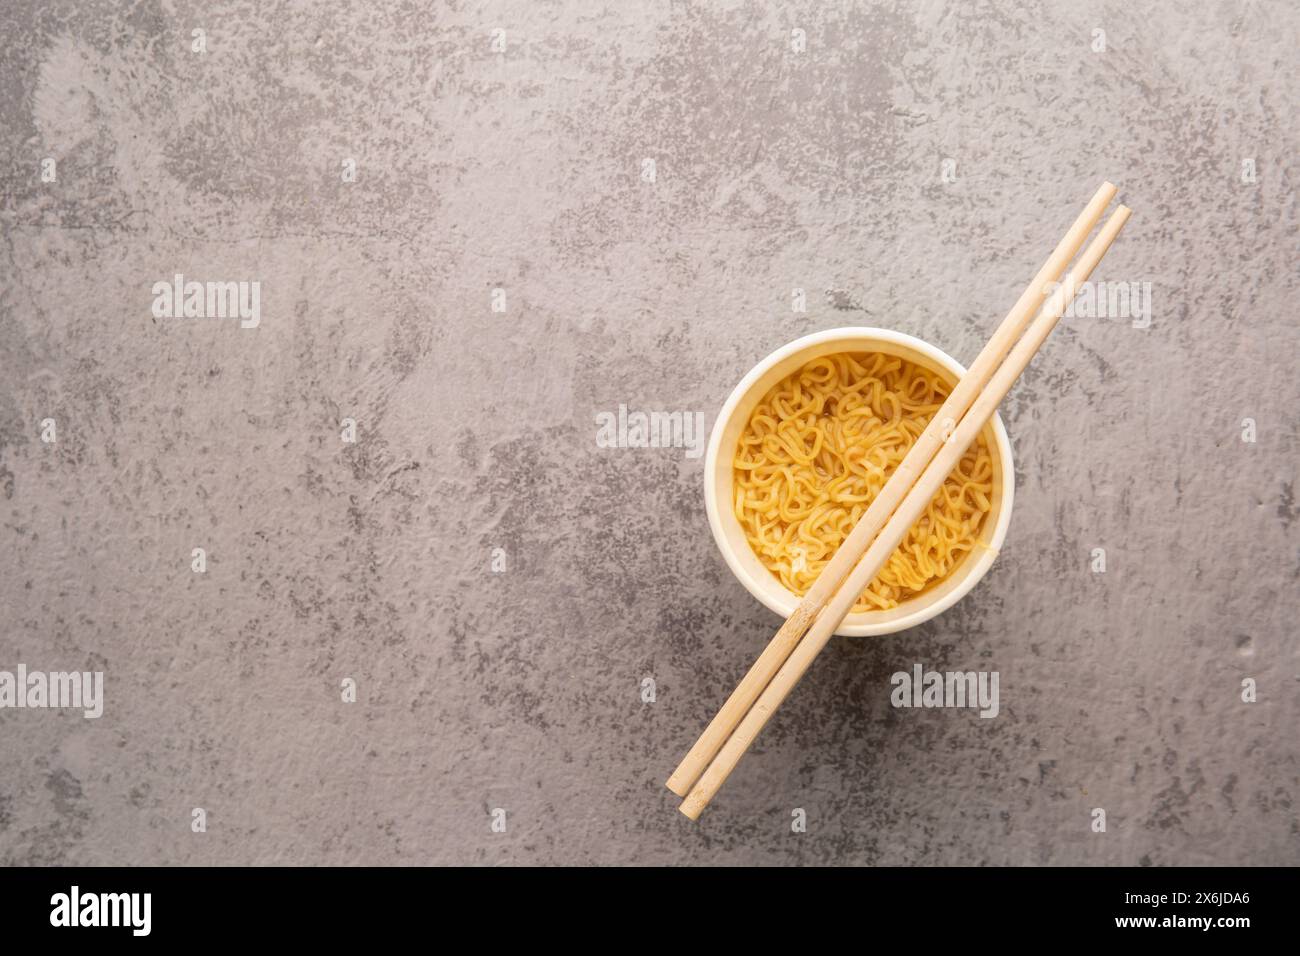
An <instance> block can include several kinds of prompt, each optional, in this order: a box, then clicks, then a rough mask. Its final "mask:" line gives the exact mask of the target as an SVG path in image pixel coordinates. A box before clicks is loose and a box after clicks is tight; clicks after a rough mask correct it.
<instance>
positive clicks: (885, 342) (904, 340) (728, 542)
mask: <svg viewBox="0 0 1300 956" xmlns="http://www.w3.org/2000/svg"><path fill="white" fill-rule="evenodd" d="M884 334H885V333H883V332H879V333H872V332H855V331H854V330H844V334H842V335H838V336H835V337H833V338H824V337H822V336H820V335H819V336H812V337H810V339H820V341H811V342H810V343H809V344H808V345H807V346H806V347H802V348H798V349H797V350H793V351H791V352H790V354H788V355H785V356H784V357H782V358H780V359H779V360H778V361H776V362H775V363H774V364H772V365H771V366H770V367H769V368H767V369H766V370H765V371H764V372H763V373H761V374H760V375H759V376H758V377H757V378H756V379H754V381H752V382H751V383H750V384H749V386H748V387H747V388H746V389H745V390H744V392H743V393H742V394H741V395H740V396H739V397H738V399H737V400H736V404H735V405H734V407H733V408H732V409H731V410H730V412H729V413H728V414H727V415H726V418H725V420H724V421H719V422H718V424H717V426H716V427H717V428H720V429H721V434H720V436H714V439H713V440H714V442H716V443H717V444H716V448H717V452H716V458H715V460H714V462H713V468H712V470H711V472H710V480H711V481H712V482H713V485H714V487H713V491H714V494H715V496H716V507H715V509H714V510H715V511H716V514H713V515H711V518H713V519H714V522H713V523H714V533H715V536H720V537H721V538H722V539H724V540H720V541H719V542H718V543H719V545H721V546H722V547H723V550H724V552H726V551H730V552H731V553H730V555H729V556H728V557H729V562H730V563H731V565H732V568H733V570H735V571H736V572H737V576H738V577H739V578H740V579H741V583H743V584H745V586H746V587H747V588H748V589H749V590H750V591H751V593H753V594H754V596H755V597H757V598H758V599H759V600H760V601H762V602H763V603H764V604H766V605H767V606H768V607H769V608H771V609H772V610H773V611H775V612H777V613H778V614H781V615H784V616H789V615H790V614H791V613H792V612H793V611H794V609H795V607H797V606H798V603H799V598H798V597H797V596H796V595H795V594H794V593H793V592H791V591H790V590H788V589H787V588H786V587H785V585H783V584H782V583H781V581H780V579H779V578H778V577H777V576H776V575H775V574H773V573H772V572H771V571H769V570H768V569H767V568H766V567H764V565H763V563H762V562H761V561H760V560H759V559H758V556H757V555H756V554H754V551H753V549H752V548H750V546H749V541H748V539H746V537H745V532H744V530H743V529H742V528H741V526H740V522H739V521H737V520H736V515H735V511H734V510H733V507H732V501H733V496H732V479H733V469H732V459H733V456H734V454H735V448H736V443H737V441H739V439H740V434H741V432H742V431H743V430H744V427H745V425H746V424H747V423H748V421H749V416H750V415H751V414H752V413H753V410H754V407H755V406H756V405H757V404H758V403H759V401H760V400H761V399H762V398H763V396H764V395H766V394H767V392H768V391H769V390H770V389H771V388H772V387H773V386H774V385H776V384H777V383H778V382H779V381H781V379H783V378H785V377H786V376H787V375H790V374H792V373H793V372H795V371H797V370H798V369H800V368H802V367H803V366H804V365H805V364H807V363H808V362H810V361H812V360H813V359H815V358H820V357H821V356H823V355H832V354H835V353H838V352H883V353H885V354H888V355H895V356H898V357H899V358H903V359H906V360H907V361H909V362H914V363H916V364H917V365H920V366H921V367H922V368H925V369H928V370H929V371H931V372H933V373H935V374H936V375H938V376H939V377H940V378H941V379H942V380H943V381H945V382H946V383H947V384H948V386H949V388H952V387H953V386H954V385H956V383H957V380H958V379H959V378H960V376H961V375H962V374H963V372H964V371H965V370H964V369H963V368H962V367H961V365H960V364H958V363H957V362H956V360H954V359H952V358H951V357H949V356H948V355H946V354H944V353H942V352H940V351H939V350H938V349H935V348H933V347H932V346H928V345H926V344H925V343H924V342H921V341H920V340H917V339H912V338H911V337H910V336H903V335H899V334H897V333H888V335H889V337H888V338H885V337H882V335H884ZM913 343H914V344H913ZM981 434H982V435H983V438H984V441H985V443H986V444H987V445H988V448H989V451H990V456H991V458H992V460H993V494H992V509H991V510H990V512H989V514H988V516H987V517H986V518H985V520H984V524H983V526H982V527H981V529H980V538H979V541H980V546H979V547H976V548H974V549H972V550H971V551H970V552H969V553H967V554H966V555H964V556H963V557H962V559H961V561H960V562H959V563H958V565H957V566H956V567H955V568H953V570H952V571H951V572H950V573H949V574H948V576H947V577H946V578H944V579H943V580H942V581H940V582H938V583H937V584H934V585H932V586H931V587H930V588H928V589H927V590H925V591H923V592H921V593H920V594H917V595H914V596H913V597H911V598H908V599H907V600H906V601H902V602H900V603H899V605H898V606H897V607H894V608H890V609H889V610H887V611H863V612H858V613H853V614H850V615H849V616H848V617H846V618H845V619H844V623H843V624H842V625H841V626H840V628H839V630H838V631H837V632H836V633H838V634H843V635H849V636H862V635H869V634H889V633H893V632H895V631H899V630H902V629H903V628H906V627H911V626H913V625H915V624H919V623H921V622H922V621H925V620H928V619H929V618H931V617H933V616H935V615H936V614H939V613H940V612H941V611H943V610H944V609H946V608H947V607H948V606H949V605H951V604H952V603H954V602H955V601H956V600H958V599H959V598H960V597H961V596H962V595H963V594H964V593H965V592H966V591H968V590H970V588H971V587H973V586H974V584H975V582H976V581H977V580H978V579H979V578H980V577H982V576H983V575H984V572H985V571H987V570H988V567H989V566H990V565H991V564H992V563H993V559H994V558H995V557H996V556H997V549H998V547H999V546H1000V544H1001V541H1002V537H1003V536H1004V535H1005V533H1006V525H1007V523H1008V521H1009V518H1010V497H1011V495H1010V491H1011V489H1010V487H1009V486H1008V484H1007V480H1008V477H1009V476H1010V474H1011V472H1010V470H1009V458H1010V443H1009V441H1008V440H1007V437H1006V431H1005V429H1003V427H1002V423H1001V420H1000V419H999V418H998V417H997V416H994V418H993V419H992V420H991V421H990V422H989V424H987V425H986V426H985V427H984V431H983V432H982V433H981Z"/></svg>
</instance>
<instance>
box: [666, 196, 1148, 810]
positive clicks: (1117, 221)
mask: <svg viewBox="0 0 1300 956" xmlns="http://www.w3.org/2000/svg"><path fill="white" fill-rule="evenodd" d="M1114 197H1115V187H1114V186H1112V185H1111V184H1110V183H1103V184H1102V187H1101V188H1100V189H1098V190H1097V194H1096V195H1095V196H1093V197H1092V200H1091V201H1090V202H1089V203H1088V205H1087V207H1086V208H1085V209H1084V210H1083V212H1082V213H1081V214H1080V215H1079V218H1078V219H1076V220H1075V221H1074V225H1072V226H1071V227H1070V230H1069V232H1067V233H1066V234H1065V237H1064V238H1063V239H1062V240H1061V242H1060V244H1059V245H1058V246H1057V247H1056V249H1055V250H1054V251H1053V252H1052V254H1051V256H1050V257H1049V258H1048V260H1047V262H1045V263H1044V264H1043V267H1042V268H1041V269H1040V270H1039V271H1038V275H1036V276H1035V277H1034V281H1033V282H1031V283H1030V284H1029V287H1028V288H1027V289H1025V291H1024V293H1023V294H1022V295H1021V296H1020V300H1019V301H1018V302H1016V304H1015V306H1014V307H1013V308H1012V309H1011V311H1010V312H1009V313H1007V317H1006V318H1005V319H1003V321H1002V324H1001V325H1000V326H999V327H998V330H997V331H996V332H995V333H994V334H993V338H992V339H990V340H989V342H988V344H987V345H985V346H984V350H983V351H982V352H980V354H979V357H978V358H976V359H975V362H974V364H972V365H971V367H970V370H969V371H967V373H966V374H965V375H964V376H963V377H962V379H961V381H960V382H958V383H957V387H956V388H954V389H953V390H952V393H951V394H950V395H949V396H948V399H947V401H945V402H944V403H943V406H942V407H941V408H940V409H939V411H938V412H936V413H935V415H934V417H933V418H932V419H930V422H929V424H928V425H927V426H926V428H925V431H923V432H922V433H921V436H920V437H919V438H918V439H917V440H916V442H915V443H914V444H913V445H912V448H911V450H910V451H909V452H908V453H907V455H906V457H904V458H903V460H902V462H900V463H899V465H898V467H897V468H896V469H895V470H894V473H893V474H892V475H891V476H890V478H889V480H888V481H887V482H886V483H885V487H884V488H882V489H881V491H880V494H879V495H877V496H876V498H875V500H874V501H872V503H871V505H870V507H868V508H867V511H866V513H865V514H863V516H862V517H861V518H860V519H859V520H858V523H857V525H856V526H855V527H854V528H853V530H852V531H851V532H850V533H849V535H848V537H847V538H845V539H844V544H842V545H841V546H840V548H839V550H838V551H836V552H835V555H834V557H832V558H831V560H830V562H829V563H828V564H827V565H826V567H825V568H824V569H823V570H822V573H821V574H820V575H819V576H818V577H817V580H816V581H814V582H813V586H812V587H811V588H810V589H809V590H808V593H807V595H806V596H805V597H804V599H803V600H802V601H801V602H800V603H799V606H798V607H797V608H795V611H794V613H793V614H791V615H790V617H789V619H788V620H787V621H786V622H785V624H783V625H782V626H781V629H780V630H779V631H777V633H776V637H774V638H772V641H771V643H770V644H768V645H767V648H766V649H765V650H764V651H763V653H762V654H761V655H759V658H758V660H757V661H755V662H754V666H753V667H751V668H750V669H749V673H747V674H746V675H745V676H744V678H743V679H742V680H741V682H740V684H739V686H737V687H736V689H735V690H734V691H733V692H732V694H731V696H730V697H728V698H727V702H726V703H725V704H723V705H722V709H721V710H719V711H718V714H717V716H716V717H714V718H713V720H712V722H710V724H709V726H708V727H706V728H705V729H704V733H703V734H701V735H700V739H699V740H697V741H696V742H695V746H694V747H692V748H691V749H690V752H689V753H688V754H687V755H686V757H685V759H683V760H682V762H681V764H680V765H679V766H678V767H677V769H676V770H675V771H673V775H672V776H671V777H669V778H668V789H669V790H671V791H672V792H673V793H675V794H677V795H678V796H679V797H685V800H683V801H682V805H681V811H682V813H684V814H686V816H688V817H690V818H691V819H692V820H696V819H698V818H699V816H700V813H701V812H702V811H703V810H704V808H705V807H706V806H708V804H709V801H710V800H712V799H713V797H714V795H715V794H717V792H718V788H719V787H721V786H722V784H723V783H724V782H725V781H726V779H727V777H728V776H729V775H730V774H731V771H732V770H734V769H735V768H736V764H737V763H738V762H739V761H740V758H741V757H742V756H744V754H745V751H746V750H748V749H749V745H750V744H752V743H753V742H754V738H755V737H757V736H758V733H759V731H760V730H762V729H763V727H764V725H765V724H766V723H767V722H768V720H769V719H770V718H771V716H772V714H773V713H775V712H776V709H777V708H778V707H779V706H781V703H782V702H783V701H784V700H785V699H786V697H787V696H788V695H789V693H790V691H791V690H792V689H793V688H794V685H795V684H796V683H798V681H799V678H801V677H802V676H803V675H804V672H805V671H807V670H808V668H809V666H810V665H811V664H812V662H813V660H814V658H816V657H817V655H818V654H819V653H820V652H821V650H822V648H823V647H825V646H826V644H827V642H828V641H829V640H830V638H831V635H833V634H834V633H835V629H836V628H837V627H839V626H840V623H841V622H842V621H843V620H844V618H845V617H846V616H847V615H848V613H849V611H850V610H851V609H852V607H853V605H854V603H855V602H856V601H857V599H858V597H859V595H861V594H862V592H863V590H865V589H866V587H867V585H869V584H870V583H871V582H872V581H873V580H874V579H875V577H876V575H877V574H878V573H879V571H880V569H881V568H882V567H884V565H885V563H886V562H887V561H888V560H889V558H890V556H891V555H893V553H894V551H895V549H897V547H898V545H899V543H900V542H902V540H903V538H904V537H905V536H906V535H907V532H908V530H909V529H910V528H911V527H912V525H913V524H915V523H916V521H917V519H918V518H920V516H921V514H922V513H923V512H924V511H925V508H926V506H927V505H928V504H929V502H930V500H931V499H932V498H933V497H934V495H935V494H936V492H938V490H939V488H940V487H941V486H942V485H943V482H944V479H946V478H947V477H948V475H949V473H951V472H952V469H953V468H954V467H955V466H956V464H957V462H958V461H959V460H960V459H961V456H962V455H963V454H964V453H965V451H966V449H967V448H968V447H969V445H970V444H971V442H973V441H974V440H975V437H976V436H977V435H978V434H979V432H980V430H981V429H982V428H983V427H984V425H985V424H986V423H987V422H988V421H989V419H990V418H992V417H993V413H994V412H995V411H996V410H997V407H998V403H999V402H1001V401H1002V399H1003V397H1004V396H1005V395H1006V394H1007V392H1008V391H1009V390H1010V389H1011V386H1012V385H1013V384H1014V383H1015V381H1016V379H1018V378H1019V377H1020V373H1021V372H1023V371H1024V370H1025V367H1026V366H1027V365H1028V364H1029V360H1030V359H1031V358H1033V357H1034V353H1036V352H1037V351H1038V349H1039V348H1040V347H1041V346H1042V344H1043V342H1044V341H1045V340H1046V339H1047V336H1048V335H1049V334H1050V333H1051V331H1052V329H1053V328H1055V327H1056V323H1057V322H1058V321H1059V320H1060V318H1061V315H1062V314H1063V313H1064V312H1065V309H1066V307H1067V306H1068V305H1069V303H1070V302H1071V301H1072V300H1073V299H1074V295H1075V292H1076V291H1077V290H1078V288H1079V286H1080V284H1081V283H1083V282H1086V281H1087V280H1088V277H1089V276H1090V275H1092V271H1093V269H1095V268H1096V267H1097V263H1099V262H1100V261H1101V259H1102V257H1103V256H1104V255H1105V254H1106V250H1108V249H1109V248H1110V245H1111V243H1112V242H1114V241H1115V237H1116V236H1118V235H1119V231H1120V230H1121V229H1123V228H1124V223H1126V222H1127V221H1128V217H1129V213H1130V210H1129V209H1128V207H1127V206H1119V207H1118V208H1117V209H1116V210H1115V212H1114V213H1113V214H1112V215H1111V216H1110V218H1109V219H1108V220H1107V221H1106V224H1105V225H1104V226H1102V228H1101V231H1100V232H1098V233H1097V236H1096V238H1094V239H1093V240H1092V242H1091V243H1089V244H1088V248H1087V249H1085V250H1084V252H1083V255H1082V256H1080V257H1079V260H1078V261H1077V262H1076V263H1075V265H1074V268H1073V269H1071V270H1070V272H1069V274H1068V275H1066V276H1065V279H1064V281H1062V279H1061V276H1062V274H1063V273H1064V272H1065V270H1066V267H1067V266H1068V265H1069V263H1070V260H1071V259H1073V258H1074V257H1075V255H1076V254H1077V253H1078V252H1079V248H1080V247H1081V246H1082V245H1083V243H1084V240H1085V239H1087V238H1088V234H1089V233H1091V232H1092V229H1093V227H1094V226H1095V225H1096V224H1097V222H1098V221H1099V220H1100V219H1101V215H1102V213H1103V212H1105V210H1106V207H1107V206H1108V205H1110V201H1111V200H1112V199H1113V198H1114ZM1053 283H1057V285H1056V287H1055V289H1054V291H1052V285H1053ZM1049 292H1050V296H1049ZM1045 296H1048V298H1047V301H1046V302H1044V301H1043V299H1044V297H1045ZM1040 305H1041V309H1040ZM1035 315H1036V316H1037V317H1036V318H1035ZM1031 319H1032V320H1033V321H1032V322H1031ZM1026 330H1027V331H1026Z"/></svg>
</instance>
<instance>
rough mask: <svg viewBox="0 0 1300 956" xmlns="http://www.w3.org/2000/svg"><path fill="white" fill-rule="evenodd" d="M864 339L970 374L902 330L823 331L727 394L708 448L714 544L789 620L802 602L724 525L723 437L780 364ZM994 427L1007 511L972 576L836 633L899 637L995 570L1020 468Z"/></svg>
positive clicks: (779, 354)
mask: <svg viewBox="0 0 1300 956" xmlns="http://www.w3.org/2000/svg"><path fill="white" fill-rule="evenodd" d="M862 339H874V340H876V341H877V342H881V343H884V344H891V345H898V346H902V347H905V348H910V349H913V350H915V351H917V352H919V353H921V354H922V355H924V356H926V357H927V358H929V359H930V360H932V361H933V362H935V363H936V364H937V365H939V366H940V367H942V368H944V369H946V370H947V371H949V372H951V373H952V374H953V375H955V376H957V377H958V378H961V376H963V375H965V374H966V369H965V367H964V366H963V365H962V364H961V363H960V362H958V361H957V360H956V359H955V358H953V357H952V356H951V355H949V354H948V353H947V352H945V351H943V350H942V349H940V348H939V347H938V346H935V345H931V344H930V343H929V342H926V341H925V340H923V339H919V338H917V337H916V336H914V335H909V334H907V333H906V332H896V331H894V330H892V329H881V328H875V327H872V326H842V327H840V328H834V329H826V330H824V331H821V332H813V333H811V334H809V335H805V336H802V337H801V338H798V339H795V340H794V341H793V342H789V343H787V344H785V345H783V346H781V347H780V348H779V349H777V350H776V351H775V352H772V353H771V354H769V355H768V356H767V357H766V358H764V359H762V360H761V361H759V363H758V364H757V365H755V366H754V367H753V368H751V369H750V370H749V372H748V373H746V374H745V376H744V377H743V378H742V379H741V380H740V382H739V383H738V384H737V385H736V387H735V388H734V389H732V391H731V394H730V395H728V396H727V400H726V401H725V402H723V405H722V409H721V410H720V411H719V412H718V416H717V418H715V419H714V422H713V431H712V433H711V434H710V435H709V445H708V450H707V451H706V452H705V456H704V509H705V512H706V513H707V514H708V518H709V528H710V530H711V531H712V532H713V540H714V543H715V544H717V546H718V550H719V551H721V552H722V557H723V560H724V561H725V562H726V564H727V567H729V568H730V569H731V573H732V574H733V575H735V577H736V579H737V580H738V581H739V582H740V583H741V584H742V585H743V586H744V587H745V589H746V590H747V591H749V593H750V594H751V595H753V596H754V597H755V598H757V599H758V600H759V602H760V603H762V604H763V605H764V606H765V607H767V608H768V609H769V610H771V611H773V612H775V613H776V614H779V615H781V616H782V617H789V616H790V615H791V614H792V613H793V612H794V609H795V607H796V606H797V604H798V599H797V598H796V597H795V596H794V595H793V594H792V593H791V592H790V591H788V590H786V589H785V587H784V586H783V585H782V584H781V583H780V582H779V581H777V580H776V578H775V577H772V576H771V575H768V578H769V580H767V581H762V582H760V581H758V580H757V579H755V578H754V576H753V575H751V574H750V573H749V569H748V568H746V567H745V565H744V564H742V563H741V561H740V560H739V557H738V556H737V554H736V553H735V551H734V549H733V548H732V547H731V544H730V542H729V540H728V538H727V535H726V533H725V530H724V528H723V525H722V514H721V510H720V508H719V506H718V492H717V481H716V480H715V477H716V475H717V469H718V455H719V452H720V446H721V444H722V436H723V433H724V432H725V431H726V429H727V424H728V423H729V422H730V420H731V418H732V416H734V415H735V413H736V408H737V406H738V405H739V404H740V402H741V401H742V400H743V399H744V397H745V395H746V394H747V393H748V392H749V390H750V389H751V388H753V386H754V384H755V383H756V382H757V381H758V380H759V379H760V378H762V377H763V376H764V375H766V374H767V372H768V371H769V370H770V369H771V368H772V367H773V366H774V365H776V364H778V363H780V362H783V361H785V360H786V359H788V358H790V357H791V356H793V355H796V354H798V353H799V352H802V351H804V350H806V349H810V348H813V347H814V346H819V345H822V344H824V343H826V342H833V341H836V340H845V341H846V344H847V342H848V340H855V341H856V340H862ZM853 349H854V347H853V346H850V347H849V348H848V349H846V351H848V350H853ZM865 350H866V349H864V351H865ZM992 425H993V438H994V442H995V443H996V445H997V448H998V453H999V455H1000V457H1001V462H1002V500H1001V508H1000V510H999V513H998V521H997V524H996V525H995V526H994V528H993V534H992V536H991V538H990V539H989V543H988V547H987V548H986V550H984V551H983V553H981V554H980V555H978V556H977V557H976V560H975V563H974V564H973V565H972V566H971V567H970V570H969V571H968V572H967V573H966V577H965V579H964V580H963V581H962V582H961V584H959V585H958V586H957V587H955V588H953V589H952V590H951V591H949V592H948V593H946V594H944V595H943V596H942V597H941V598H939V599H938V600H937V601H933V602H931V603H929V604H926V605H924V606H922V607H919V608H917V609H916V610H915V611H913V612H912V613H910V614H906V615H903V616H901V617H898V618H894V619H893V620H890V621H885V622H881V623H878V624H862V623H856V624H849V623H844V624H841V625H840V627H839V628H838V629H837V630H836V632H835V633H836V634H839V635H841V636H845V637H874V636H880V635H885V634H896V633H898V632H899V631H904V630H907V629H908V628H911V627H915V626H916V625H918V624H923V623H924V622H926V621H929V620H931V619H932V618H935V617H938V616H939V615H940V614H942V613H943V612H944V611H946V610H948V608H950V607H952V606H953V605H954V604H956V603H957V602H958V601H960V600H961V599H962V598H963V597H965V596H966V595H967V594H969V593H970V592H971V590H973V589H974V587H975V585H976V584H978V583H979V582H980V581H981V580H982V579H983V577H984V575H985V574H987V573H988V570H989V568H990V567H992V565H993V562H994V561H995V560H996V559H997V556H998V554H999V552H1000V551H1001V549H1002V542H1003V541H1004V540H1005V539H1006V535H1007V529H1008V527H1009V526H1010V524H1011V509H1012V504H1013V502H1014V501H1015V484H1016V480H1015V467H1014V464H1013V461H1012V455H1011V439H1010V438H1009V437H1008V436H1007V430H1006V428H1005V426H1004V425H1003V424H1002V416H1001V415H1000V414H999V413H994V416H993V421H992ZM847 620H848V619H846V622H847Z"/></svg>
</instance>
